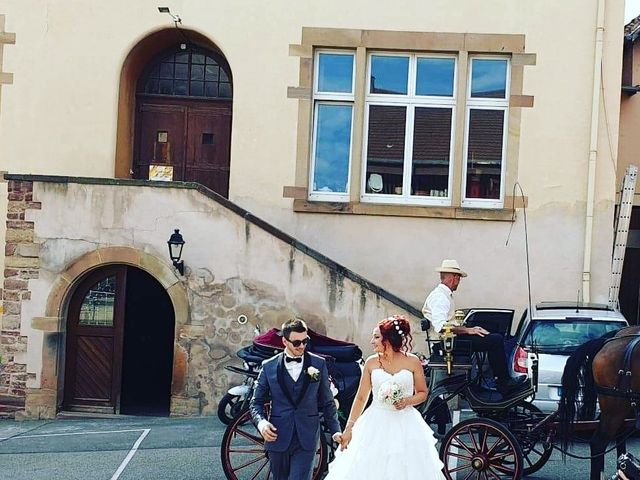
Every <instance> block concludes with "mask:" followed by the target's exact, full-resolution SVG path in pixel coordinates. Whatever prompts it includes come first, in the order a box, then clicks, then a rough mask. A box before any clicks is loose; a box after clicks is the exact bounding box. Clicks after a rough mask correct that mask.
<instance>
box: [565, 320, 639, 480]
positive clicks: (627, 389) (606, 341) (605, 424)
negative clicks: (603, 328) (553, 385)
mask: <svg viewBox="0 0 640 480" xmlns="http://www.w3.org/2000/svg"><path fill="white" fill-rule="evenodd" d="M634 342H640V326H635V327H626V328H623V329H620V330H618V331H613V332H610V333H608V334H606V335H604V336H602V337H600V338H596V339H594V340H590V341H588V342H586V343H584V344H583V345H581V346H580V347H578V348H577V349H576V351H575V352H574V353H573V354H572V355H571V356H570V357H569V359H568V360H567V363H566V365H565V369H564V373H563V375H562V393H561V396H560V403H559V406H558V411H557V413H556V415H557V421H558V424H559V429H558V432H557V433H558V435H559V440H560V442H561V447H562V452H563V455H564V454H565V453H566V452H567V448H568V446H569V444H570V443H571V441H572V434H573V427H574V422H575V421H580V420H593V419H594V418H595V414H596V399H597V400H598V402H599V404H600V421H599V422H598V426H597V428H596V430H595V432H594V434H593V436H592V438H591V440H590V442H589V446H590V451H591V476H590V480H599V479H600V475H601V473H602V472H603V470H604V453H605V450H606V448H607V446H608V445H609V443H610V442H611V441H612V440H614V439H615V440H616V441H617V452H618V455H620V454H622V453H624V452H625V444H624V440H625V438H626V434H625V431H624V429H622V426H623V424H624V423H625V419H627V418H630V417H631V416H632V415H636V416H637V415H640V344H638V343H634ZM628 346H629V347H630V349H631V351H630V353H631V358H630V363H628V365H627V369H626V370H625V367H624V365H623V363H624V361H625V356H628V355H629V353H627V347H628ZM635 346H638V347H639V348H635ZM634 367H635V368H634ZM627 370H628V371H629V372H632V374H631V373H627ZM638 422H640V419H639V420H638Z"/></svg>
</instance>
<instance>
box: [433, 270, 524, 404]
mask: <svg viewBox="0 0 640 480" xmlns="http://www.w3.org/2000/svg"><path fill="white" fill-rule="evenodd" d="M436 272H439V273H440V283H439V284H438V285H437V286H436V288H434V289H433V290H432V291H431V293H430V294H429V296H427V299H426V300H425V302H424V306H423V307H422V314H423V315H424V317H425V318H426V319H427V320H429V322H430V323H431V329H432V333H433V332H435V333H436V334H439V333H440V331H441V330H442V327H443V326H444V324H445V323H446V322H447V321H450V320H451V319H452V318H453V317H454V313H455V306H454V303H453V292H455V291H456V289H457V288H458V285H459V284H460V279H462V278H463V277H466V276H467V274H466V273H465V272H464V271H463V270H462V269H461V268H460V265H458V262H457V261H456V260H443V261H442V265H440V267H438V268H436ZM453 333H455V334H456V336H457V338H458V339H463V340H468V341H470V342H471V348H472V350H473V351H474V352H487V357H488V359H489V365H491V369H492V370H493V374H494V375H495V376H496V384H497V387H498V391H499V392H500V393H501V394H502V396H503V397H506V396H507V395H509V393H511V392H513V391H514V390H517V389H518V388H520V387H521V386H522V385H523V384H524V383H525V382H526V380H527V378H526V376H520V377H519V378H518V379H517V380H516V379H514V378H512V377H511V375H510V374H509V370H508V368H507V358H506V355H505V353H504V339H503V338H502V335H501V334H499V333H489V332H488V331H487V330H485V329H484V328H482V327H464V326H455V327H453Z"/></svg>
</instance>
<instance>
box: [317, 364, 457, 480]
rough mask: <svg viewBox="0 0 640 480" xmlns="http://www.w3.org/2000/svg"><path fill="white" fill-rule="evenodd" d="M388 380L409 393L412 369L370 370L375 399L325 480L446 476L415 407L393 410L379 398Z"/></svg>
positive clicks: (435, 478)
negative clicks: (391, 371) (394, 370)
mask: <svg viewBox="0 0 640 480" xmlns="http://www.w3.org/2000/svg"><path fill="white" fill-rule="evenodd" d="M389 382H392V383H395V384H396V385H398V386H399V387H400V388H401V389H402V393H403V396H405V397H406V396H410V395H413V393H414V389H413V373H411V371H409V370H404V369H403V370H400V371H399V372H397V373H395V374H394V375H391V374H390V373H387V372H386V371H385V370H382V369H381V368H376V369H374V370H373V371H372V372H371V389H372V391H373V402H372V403H371V405H370V406H369V408H367V409H366V410H365V411H364V413H363V414H362V415H361V416H360V418H358V421H357V422H356V423H355V425H354V426H353V437H352V439H351V443H349V447H348V448H347V449H346V450H344V451H342V452H340V451H339V450H340V449H339V448H338V452H336V458H335V460H334V461H333V462H331V464H330V465H329V474H328V475H327V477H326V478H325V480H444V478H445V477H444V475H443V474H442V472H441V469H442V467H443V464H442V462H441V461H440V458H439V456H438V451H437V450H436V447H435V445H436V439H435V438H434V437H433V431H432V430H431V429H430V428H429V426H428V425H427V424H426V423H425V421H424V420H423V419H422V416H421V415H420V413H419V412H418V411H417V410H416V409H415V408H413V407H407V408H404V409H402V410H396V409H395V408H394V407H393V405H387V404H386V403H384V402H383V401H382V400H381V399H379V398H378V395H379V391H380V388H381V387H388V383H389Z"/></svg>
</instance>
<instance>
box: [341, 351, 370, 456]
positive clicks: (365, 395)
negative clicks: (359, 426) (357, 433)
mask: <svg viewBox="0 0 640 480" xmlns="http://www.w3.org/2000/svg"><path fill="white" fill-rule="evenodd" d="M371 363H372V362H371V359H369V360H367V362H366V363H365V364H364V370H363V372H362V376H361V377H360V384H359V385H358V392H357V393H356V398H355V399H354V401H353V405H352V406H351V412H349V418H348V419H347V426H346V427H345V429H344V432H343V433H342V442H341V448H342V449H345V448H347V445H348V444H349V442H350V441H351V429H352V428H353V425H354V424H355V423H356V420H358V418H360V415H362V411H363V410H364V407H365V405H366V404H367V400H369V394H370V393H371Z"/></svg>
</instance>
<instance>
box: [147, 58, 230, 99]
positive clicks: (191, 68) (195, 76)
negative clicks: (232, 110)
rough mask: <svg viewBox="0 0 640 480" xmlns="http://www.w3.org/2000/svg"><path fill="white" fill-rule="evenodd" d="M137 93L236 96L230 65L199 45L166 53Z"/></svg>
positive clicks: (155, 64) (148, 74)
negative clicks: (229, 69)
mask: <svg viewBox="0 0 640 480" xmlns="http://www.w3.org/2000/svg"><path fill="white" fill-rule="evenodd" d="M138 92H139V93H146V94H152V95H179V96H189V97H206V98H225V99H227V98H228V99H230V98H231V97H232V96H233V92H232V86H231V78H230V76H229V72H228V67H227V66H226V65H225V64H223V63H222V62H220V61H219V60H218V59H216V58H215V57H214V55H213V54H212V53H211V52H206V51H204V50H200V49H198V48H193V49H190V50H179V51H177V52H172V53H170V54H166V55H163V56H162V57H161V58H160V59H158V60H157V61H156V62H155V63H153V64H152V65H151V67H149V68H148V69H147V71H146V72H145V73H144V75H143V77H142V79H141V81H140V83H139V84H138Z"/></svg>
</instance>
